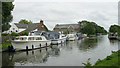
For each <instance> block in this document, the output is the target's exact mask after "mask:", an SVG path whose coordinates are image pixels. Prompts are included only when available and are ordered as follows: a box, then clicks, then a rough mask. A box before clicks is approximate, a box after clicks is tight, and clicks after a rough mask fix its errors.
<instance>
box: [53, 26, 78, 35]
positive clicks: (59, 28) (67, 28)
mask: <svg viewBox="0 0 120 68" xmlns="http://www.w3.org/2000/svg"><path fill="white" fill-rule="evenodd" d="M53 30H54V31H56V32H63V33H64V34H68V33H73V32H75V33H76V32H79V31H80V26H79V24H57V25H56V26H55V27H54V29H53Z"/></svg>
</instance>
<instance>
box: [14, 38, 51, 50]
mask: <svg viewBox="0 0 120 68" xmlns="http://www.w3.org/2000/svg"><path fill="white" fill-rule="evenodd" d="M50 44H51V41H50V40H47V39H46V38H45V37H44V36H18V37H16V38H15V39H14V40H13V41H12V45H13V47H14V48H15V49H17V50H23V49H34V48H40V47H45V46H49V45H50Z"/></svg>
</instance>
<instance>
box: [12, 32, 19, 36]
mask: <svg viewBox="0 0 120 68" xmlns="http://www.w3.org/2000/svg"><path fill="white" fill-rule="evenodd" d="M11 36H19V34H18V33H15V32H12V33H11Z"/></svg>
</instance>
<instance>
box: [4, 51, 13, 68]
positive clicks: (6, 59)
mask: <svg viewBox="0 0 120 68" xmlns="http://www.w3.org/2000/svg"><path fill="white" fill-rule="evenodd" d="M13 58H14V53H2V67H4V66H11V68H14V64H15V62H12V60H13ZM12 66H13V67H12Z"/></svg>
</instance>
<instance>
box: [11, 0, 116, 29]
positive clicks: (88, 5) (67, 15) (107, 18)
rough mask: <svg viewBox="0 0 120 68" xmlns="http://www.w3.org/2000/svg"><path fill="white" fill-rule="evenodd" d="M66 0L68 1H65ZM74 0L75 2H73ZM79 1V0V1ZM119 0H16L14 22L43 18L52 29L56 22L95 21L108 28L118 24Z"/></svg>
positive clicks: (36, 21)
mask: <svg viewBox="0 0 120 68" xmlns="http://www.w3.org/2000/svg"><path fill="white" fill-rule="evenodd" d="M65 1H66V2H65ZM73 1H74V2H73ZM78 1H79V2H78ZM117 1H118V0H114V1H113V0H92V1H88V0H69V1H68V0H64V1H63V0H61V1H60V2H58V1H56V0H52V1H51V2H50V0H49V1H48V0H44V1H43V0H29V2H28V0H19V1H18V0H16V1H15V2H14V4H15V8H14V10H13V17H14V18H13V23H16V22H18V21H20V20H21V19H28V20H32V21H33V22H34V23H38V22H39V21H40V20H41V19H42V20H44V23H45V25H46V26H47V27H48V28H49V29H50V30H52V29H53V28H54V26H55V25H56V24H69V23H77V22H78V21H81V20H88V21H94V22H96V23H97V24H98V25H100V26H103V27H104V28H105V29H106V30H108V28H109V26H110V25H112V24H118V2H117Z"/></svg>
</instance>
